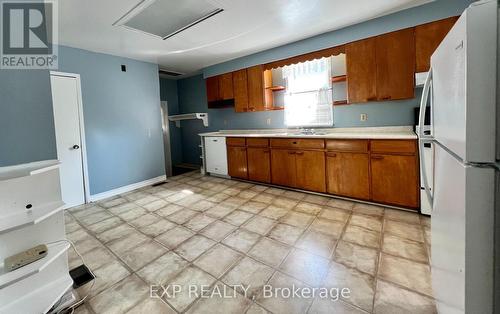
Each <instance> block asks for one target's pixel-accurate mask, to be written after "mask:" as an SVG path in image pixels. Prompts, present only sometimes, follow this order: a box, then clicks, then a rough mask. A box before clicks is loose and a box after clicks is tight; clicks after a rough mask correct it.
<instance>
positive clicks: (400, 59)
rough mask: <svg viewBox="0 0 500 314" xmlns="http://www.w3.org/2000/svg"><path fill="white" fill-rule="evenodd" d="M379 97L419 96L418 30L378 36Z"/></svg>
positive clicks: (388, 98) (391, 98)
mask: <svg viewBox="0 0 500 314" xmlns="http://www.w3.org/2000/svg"><path fill="white" fill-rule="evenodd" d="M376 43H377V49H376V55H377V98H378V100H396V99H408V98H413V97H415V39H414V29H413V28H408V29H403V30H400V31H397V32H392V33H388V34H384V35H381V36H377V40H376Z"/></svg>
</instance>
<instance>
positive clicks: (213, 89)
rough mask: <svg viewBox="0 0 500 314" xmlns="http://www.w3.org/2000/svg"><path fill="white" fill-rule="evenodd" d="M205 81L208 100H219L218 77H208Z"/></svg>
mask: <svg viewBox="0 0 500 314" xmlns="http://www.w3.org/2000/svg"><path fill="white" fill-rule="evenodd" d="M205 83H206V85H207V100H208V102H209V103H210V102H213V101H217V100H219V78H218V77H217V76H212V77H208V78H207V79H206V80H205Z"/></svg>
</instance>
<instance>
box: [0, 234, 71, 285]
mask: <svg viewBox="0 0 500 314" xmlns="http://www.w3.org/2000/svg"><path fill="white" fill-rule="evenodd" d="M68 248H69V243H68V242H60V243H54V244H51V245H47V249H48V250H47V255H46V256H45V257H44V258H42V259H39V260H38V261H35V262H33V263H31V264H28V265H26V266H24V267H21V268H18V269H16V270H14V271H10V272H6V270H5V265H4V263H3V261H2V263H1V264H0V289H3V288H5V287H8V286H10V285H12V284H14V283H16V282H18V281H19V280H22V279H24V278H26V277H29V276H31V275H33V274H36V273H38V272H41V271H43V270H44V269H45V268H46V267H47V266H48V265H49V264H50V263H52V262H53V261H54V260H55V259H56V258H58V257H59V256H61V255H62V254H63V253H64V252H66V251H67V250H68Z"/></svg>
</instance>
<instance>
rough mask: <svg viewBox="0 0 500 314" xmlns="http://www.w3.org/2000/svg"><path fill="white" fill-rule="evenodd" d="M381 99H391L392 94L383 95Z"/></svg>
mask: <svg viewBox="0 0 500 314" xmlns="http://www.w3.org/2000/svg"><path fill="white" fill-rule="evenodd" d="M380 99H382V100H390V99H391V96H384V97H382V98H380Z"/></svg>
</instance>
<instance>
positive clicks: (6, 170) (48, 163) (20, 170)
mask: <svg viewBox="0 0 500 314" xmlns="http://www.w3.org/2000/svg"><path fill="white" fill-rule="evenodd" d="M59 164H60V162H59V161H58V160H44V161H37V162H30V163H27V164H22V165H16V166H9V167H0V181H3V180H10V179H14V178H19V177H26V176H32V175H35V174H39V173H43V172H45V171H49V170H52V169H55V168H58V167H59Z"/></svg>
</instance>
